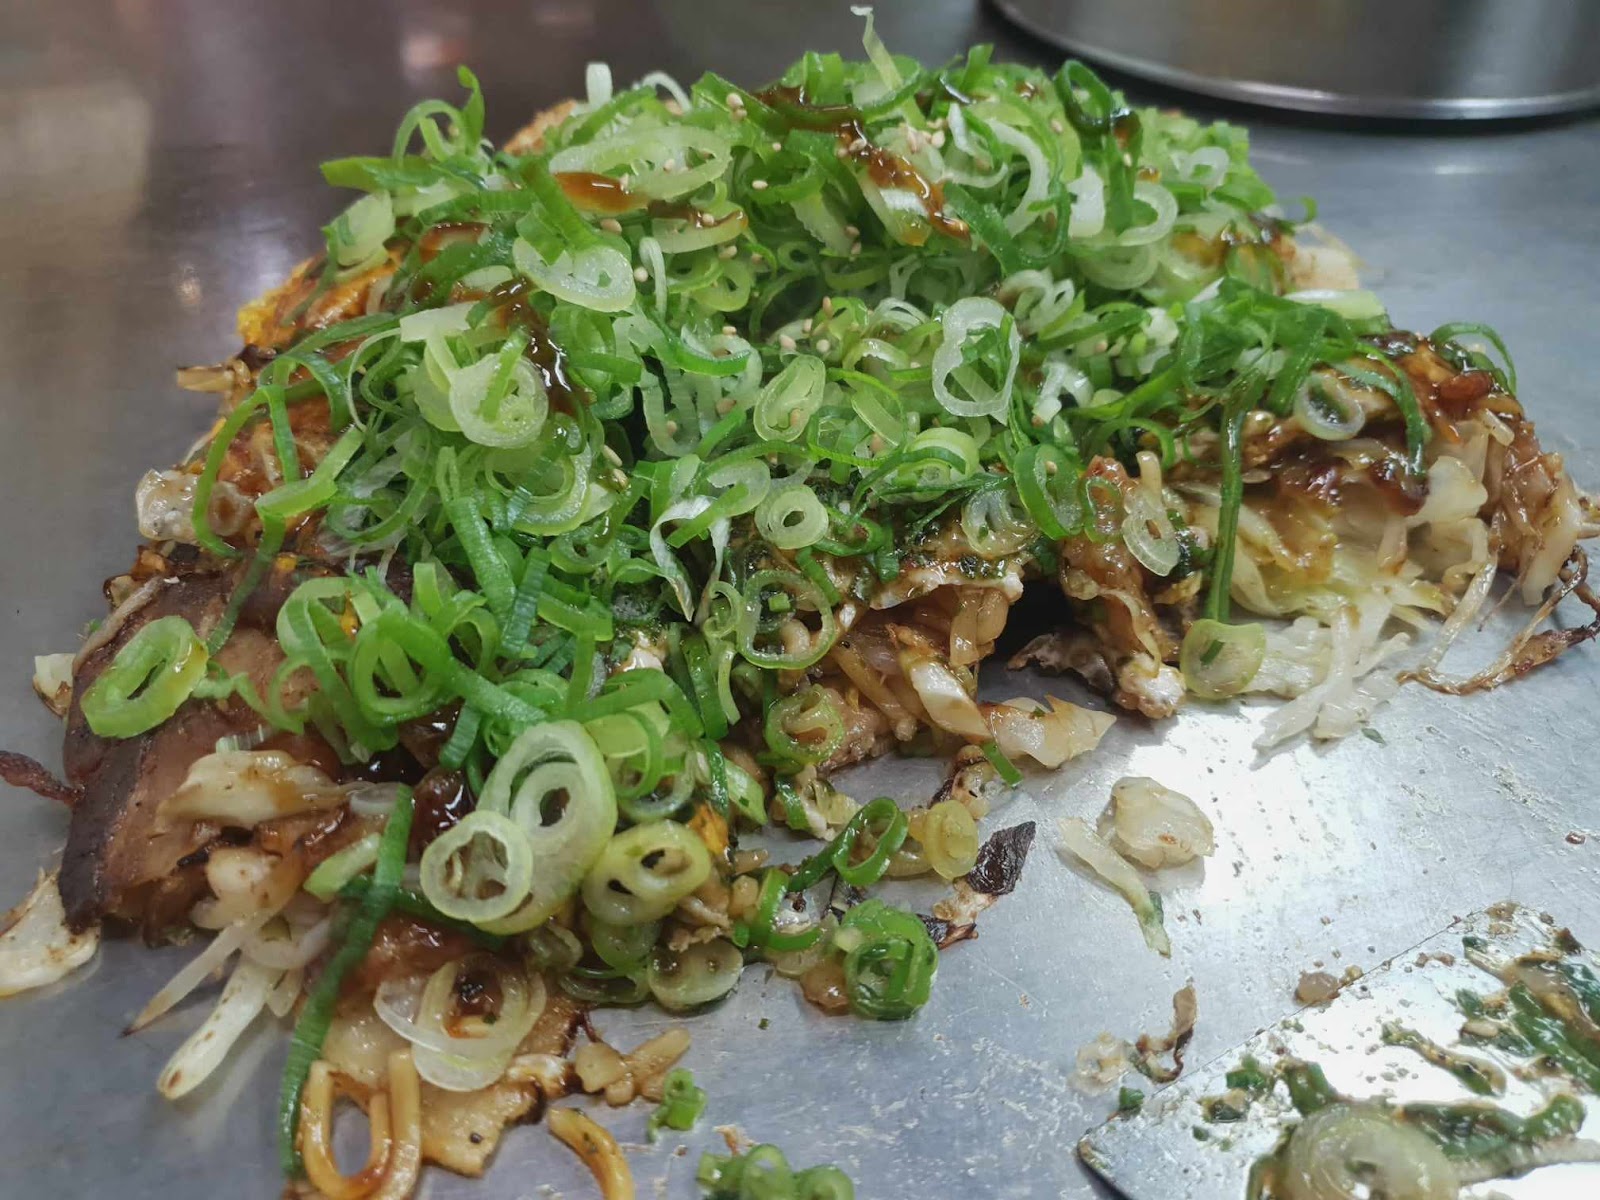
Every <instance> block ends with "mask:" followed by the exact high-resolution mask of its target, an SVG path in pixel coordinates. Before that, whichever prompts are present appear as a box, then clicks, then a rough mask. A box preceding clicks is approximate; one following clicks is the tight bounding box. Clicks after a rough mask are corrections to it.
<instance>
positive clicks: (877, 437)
mask: <svg viewBox="0 0 1600 1200" xmlns="http://www.w3.org/2000/svg"><path fill="white" fill-rule="evenodd" d="M888 444H889V443H888V442H886V441H884V440H883V434H881V433H875V434H873V435H872V440H871V441H870V442H868V443H867V445H868V446H869V447H870V448H871V450H872V452H873V453H874V454H877V453H878V452H879V451H880V450H882V449H883V448H884V447H885V446H887V445H888Z"/></svg>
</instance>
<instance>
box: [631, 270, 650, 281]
mask: <svg viewBox="0 0 1600 1200" xmlns="http://www.w3.org/2000/svg"><path fill="white" fill-rule="evenodd" d="M633 277H634V279H636V280H638V281H639V282H640V283H643V282H644V281H645V280H647V279H649V278H650V272H649V271H646V270H645V269H644V268H643V267H635V268H634V269H633Z"/></svg>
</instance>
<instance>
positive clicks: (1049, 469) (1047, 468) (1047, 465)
mask: <svg viewBox="0 0 1600 1200" xmlns="http://www.w3.org/2000/svg"><path fill="white" fill-rule="evenodd" d="M1060 469H1061V468H1060V467H1058V466H1057V465H1056V464H1055V463H1054V462H1053V461H1051V460H1050V459H1048V458H1047V459H1045V462H1044V473H1045V474H1046V475H1054V474H1055V473H1056V472H1057V471H1059V470H1060Z"/></svg>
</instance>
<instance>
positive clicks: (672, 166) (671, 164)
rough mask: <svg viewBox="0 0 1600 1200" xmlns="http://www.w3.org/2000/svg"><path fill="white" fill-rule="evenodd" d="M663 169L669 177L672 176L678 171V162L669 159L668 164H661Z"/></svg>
mask: <svg viewBox="0 0 1600 1200" xmlns="http://www.w3.org/2000/svg"><path fill="white" fill-rule="evenodd" d="M661 169H662V171H664V172H665V173H666V174H668V175H670V174H672V172H674V171H676V170H677V169H678V160H677V159H675V158H669V159H667V161H666V162H664V163H662V164H661Z"/></svg>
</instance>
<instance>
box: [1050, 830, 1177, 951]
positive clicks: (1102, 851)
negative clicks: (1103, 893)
mask: <svg viewBox="0 0 1600 1200" xmlns="http://www.w3.org/2000/svg"><path fill="white" fill-rule="evenodd" d="M1059 828H1060V830H1061V844H1062V845H1063V846H1065V847H1066V848H1067V849H1068V850H1070V851H1071V852H1072V853H1073V854H1074V855H1075V856H1076V857H1077V858H1079V859H1081V860H1082V861H1083V863H1084V865H1085V866H1087V867H1088V868H1089V869H1090V870H1091V871H1093V872H1094V873H1095V874H1096V875H1098V876H1100V878H1101V879H1103V880H1105V882H1106V883H1108V884H1110V885H1111V887H1113V888H1115V889H1116V890H1117V891H1118V892H1120V893H1121V895H1122V898H1123V899H1124V900H1126V901H1127V902H1128V904H1129V906H1130V907H1131V908H1132V909H1133V915H1134V916H1135V917H1137V918H1138V919H1139V931H1140V932H1141V933H1143V934H1144V941H1145V945H1147V946H1149V947H1150V949H1152V950H1154V951H1155V952H1156V953H1157V954H1160V955H1161V956H1162V957H1164V958H1170V957H1172V941H1171V939H1169V938H1168V937H1167V931H1166V928H1165V927H1164V926H1163V925H1162V913H1161V897H1159V896H1157V895H1155V894H1153V893H1152V892H1151V891H1150V890H1149V889H1148V888H1146V887H1145V886H1144V881H1143V880H1141V879H1140V878H1139V872H1137V871H1135V870H1134V869H1133V867H1132V866H1130V865H1129V864H1128V861H1127V859H1125V858H1123V857H1122V856H1121V855H1119V854H1118V853H1117V852H1116V851H1115V850H1113V849H1112V848H1111V847H1110V846H1108V845H1106V843H1105V842H1103V841H1101V840H1100V839H1099V837H1097V836H1096V835H1095V832H1094V830H1092V829H1090V828H1089V823H1088V822H1087V821H1085V820H1083V819H1082V818H1081V817H1070V818H1068V819H1066V820H1064V821H1061V822H1060V823H1059Z"/></svg>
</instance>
